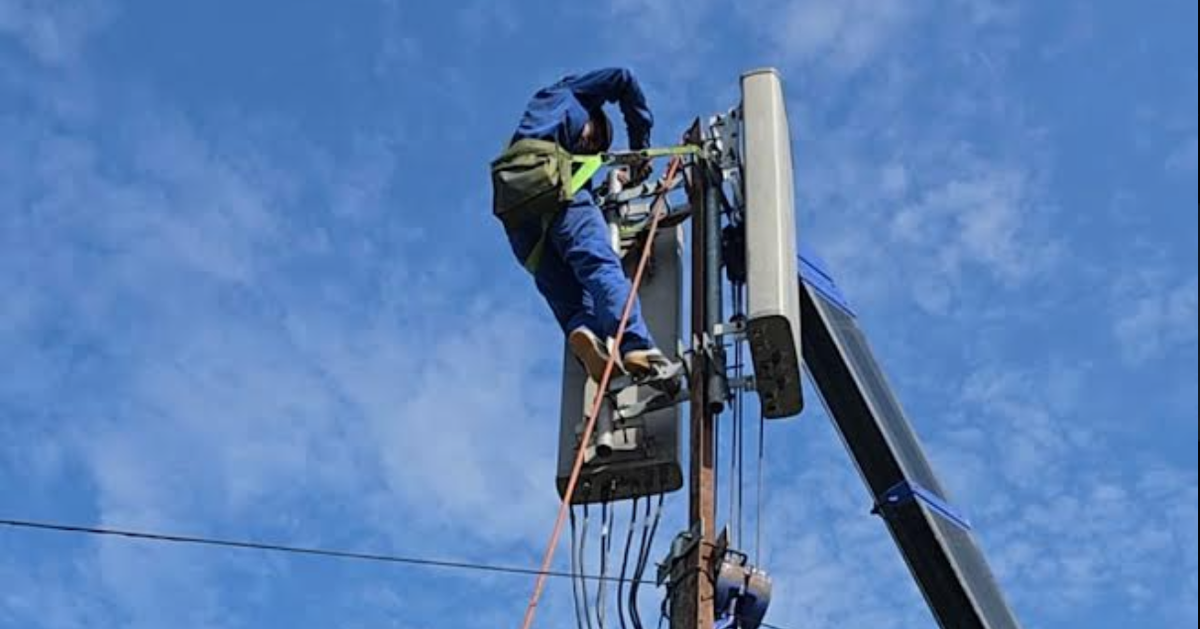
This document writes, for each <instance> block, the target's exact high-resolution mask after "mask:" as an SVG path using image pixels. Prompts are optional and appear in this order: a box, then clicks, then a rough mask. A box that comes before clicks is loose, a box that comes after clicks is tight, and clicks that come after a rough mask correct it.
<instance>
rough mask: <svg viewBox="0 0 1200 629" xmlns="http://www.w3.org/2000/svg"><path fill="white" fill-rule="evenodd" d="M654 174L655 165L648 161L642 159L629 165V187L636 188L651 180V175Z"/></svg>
mask: <svg viewBox="0 0 1200 629" xmlns="http://www.w3.org/2000/svg"><path fill="white" fill-rule="evenodd" d="M652 172H654V164H652V163H650V160H648V159H640V160H638V161H636V162H634V163H632V164H630V165H629V181H627V182H626V184H627V185H630V186H636V185H639V184H641V183H642V182H643V181H645V180H647V179H649V178H650V173H652Z"/></svg>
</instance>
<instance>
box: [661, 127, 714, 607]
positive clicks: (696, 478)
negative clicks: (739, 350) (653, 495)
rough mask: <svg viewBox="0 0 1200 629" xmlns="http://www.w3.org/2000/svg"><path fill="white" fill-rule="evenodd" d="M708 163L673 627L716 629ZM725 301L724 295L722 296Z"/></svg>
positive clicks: (701, 196)
mask: <svg viewBox="0 0 1200 629" xmlns="http://www.w3.org/2000/svg"><path fill="white" fill-rule="evenodd" d="M686 141H687V142H688V143H693V144H700V143H701V137H700V124H699V121H697V122H696V124H695V125H693V127H692V129H691V130H690V131H689V132H688V135H687V138H686ZM705 170H706V165H705V163H704V161H703V159H702V158H700V159H696V160H695V161H693V162H692V167H691V170H690V173H689V177H688V181H687V184H688V185H687V195H688V201H689V202H690V204H691V207H692V238H691V247H692V326H691V328H692V344H693V349H694V352H693V354H692V364H691V370H692V374H691V376H692V377H691V408H690V413H689V416H690V430H689V439H690V464H691V470H690V472H689V475H688V494H689V496H688V497H689V508H688V512H689V517H688V520H689V525H690V530H691V532H692V533H693V535H695V536H696V537H694V538H693V540H692V543H691V545H690V550H689V551H688V553H687V554H686V555H685V556H684V558H683V560H682V561H680V562H678V563H677V564H676V570H675V574H673V575H672V583H673V584H674V588H675V591H674V595H673V596H672V599H671V605H670V607H671V629H712V626H713V622H714V618H713V583H712V580H711V579H710V578H709V574H710V570H711V566H712V553H713V547H714V542H715V541H716V532H715V528H716V502H715V500H716V487H715V485H714V480H715V478H714V468H713V458H714V449H713V438H714V435H715V431H714V417H715V416H714V413H713V408H712V407H711V406H710V404H709V396H710V393H711V389H712V382H711V381H710V377H709V376H710V375H711V374H712V371H713V368H714V365H713V364H712V361H711V360H710V357H709V355H708V354H707V352H706V351H704V350H705V348H706V344H707V343H708V340H707V339H709V332H710V323H711V322H712V321H713V320H714V316H715V317H718V318H719V317H720V314H721V313H720V312H716V313H712V312H709V310H710V309H711V306H712V299H711V296H710V295H708V293H709V292H710V290H711V287H712V286H713V284H715V282H711V280H713V279H719V278H711V277H709V276H710V274H711V273H713V272H717V271H714V269H712V268H711V264H710V258H709V253H710V252H709V250H708V248H709V245H710V238H717V239H718V240H717V241H716V242H717V243H718V244H719V242H720V241H719V238H720V234H719V233H716V234H713V233H710V232H712V229H713V228H712V226H713V224H714V223H715V224H717V225H718V226H719V224H720V223H719V221H712V220H710V219H712V218H714V217H712V216H709V215H708V214H709V212H710V205H709V204H708V203H707V200H708V199H707V197H708V195H709V187H708V186H709V183H708V178H707V173H706V172H705ZM716 303H718V304H719V303H720V302H719V297H718V301H717V302H716Z"/></svg>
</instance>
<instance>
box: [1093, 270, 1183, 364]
mask: <svg viewBox="0 0 1200 629" xmlns="http://www.w3.org/2000/svg"><path fill="white" fill-rule="evenodd" d="M1113 305H1114V308H1113V309H1114V314H1115V317H1116V318H1115V321H1114V323H1113V334H1114V335H1115V337H1116V339H1117V341H1118V343H1119V344H1120V347H1121V352H1122V356H1123V357H1124V358H1125V360H1126V361H1128V362H1129V363H1130V364H1133V365H1138V364H1141V363H1144V362H1146V361H1148V360H1152V359H1155V358H1159V357H1161V356H1164V355H1166V354H1167V353H1169V352H1172V351H1174V350H1176V349H1181V348H1187V347H1192V348H1194V347H1195V345H1196V338H1197V337H1196V276H1195V275H1193V276H1192V277H1191V278H1189V279H1185V280H1182V281H1172V280H1170V279H1168V276H1167V275H1165V271H1155V270H1149V271H1144V272H1136V271H1133V272H1130V274H1129V275H1128V276H1126V277H1123V278H1119V279H1118V282H1117V285H1116V290H1115V291H1114V300H1113Z"/></svg>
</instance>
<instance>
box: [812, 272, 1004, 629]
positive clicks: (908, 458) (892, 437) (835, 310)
mask: <svg viewBox="0 0 1200 629" xmlns="http://www.w3.org/2000/svg"><path fill="white" fill-rule="evenodd" d="M800 294H801V311H802V313H803V315H802V316H804V317H805V326H804V338H803V344H804V360H805V364H806V365H807V366H808V370H809V372H810V373H811V375H812V377H813V380H814V382H815V384H816V386H817V389H818V391H819V392H820V394H821V399H822V400H823V401H824V402H825V404H826V407H827V409H828V411H829V415H830V417H831V419H832V420H833V422H834V424H835V425H836V427H837V429H838V432H839V434H840V435H841V437H842V440H843V442H844V444H845V445H846V448H847V450H849V452H850V455H851V457H852V458H853V459H854V462H855V464H856V465H857V467H858V469H859V472H860V473H861V474H862V477H863V480H864V481H865V482H866V484H867V487H868V489H869V491H870V492H871V496H872V498H873V499H874V500H877V501H878V500H879V497H881V496H883V495H884V494H885V493H886V492H888V490H890V489H891V488H893V487H895V486H896V485H898V484H900V483H902V482H908V483H910V484H911V483H917V484H919V485H921V486H923V487H924V488H925V489H928V490H929V491H931V492H933V493H934V494H936V495H937V496H938V497H940V498H941V499H942V500H945V499H946V493H945V490H944V489H943V488H942V485H941V483H939V482H938V480H937V477H936V476H935V475H934V472H933V468H932V467H931V466H930V464H929V461H928V459H926V457H925V454H924V451H923V449H922V448H921V444H920V441H919V440H918V439H917V436H916V434H915V433H914V432H913V429H912V425H911V424H910V423H909V421H908V418H907V417H906V416H905V414H904V411H903V409H901V407H900V404H899V402H898V401H897V400H896V397H895V395H894V394H893V393H892V389H891V387H890V386H889V385H888V383H887V379H886V378H885V377H884V375H883V372H882V370H881V369H880V367H879V365H878V363H877V362H876V361H875V357H874V354H873V353H872V351H871V348H870V346H869V344H868V343H867V340H866V337H865V336H864V335H863V333H862V331H861V330H860V329H859V327H858V324H857V322H856V321H855V319H854V317H853V316H852V315H851V314H850V313H849V312H847V311H846V310H844V309H843V308H841V307H839V306H838V305H835V304H834V303H832V302H830V301H827V300H826V298H825V297H824V296H823V295H822V294H821V293H820V292H818V291H817V290H814V289H812V288H811V287H809V286H807V285H803V286H801V291H800ZM884 514H885V517H884V521H885V522H886V523H887V526H888V530H889V531H890V532H891V534H892V537H893V539H894V540H895V541H896V545H897V546H898V547H899V548H900V551H901V553H902V554H903V556H904V560H905V562H906V563H907V564H908V567H909V570H910V571H911V572H912V574H913V577H914V578H915V579H916V581H917V584H918V586H919V587H920V589H921V592H922V594H923V595H924V596H925V600H926V601H927V602H928V603H929V607H930V609H931V611H932V612H933V615H934V617H935V618H937V620H938V623H939V625H940V626H941V627H943V628H945V629H1019V627H1020V623H1019V622H1018V621H1017V619H1016V616H1015V615H1013V612H1012V610H1011V609H1010V608H1009V606H1008V603H1007V602H1005V599H1004V595H1003V593H1002V592H1001V591H1000V587H999V585H998V584H997V583H996V580H995V577H994V576H993V574H992V572H991V569H990V568H989V567H988V564H987V560H986V559H985V558H984V556H983V552H982V551H981V550H980V549H979V546H978V545H977V543H976V541H975V539H974V538H973V536H972V535H971V533H970V532H969V531H967V530H964V529H963V528H960V527H959V526H957V525H955V524H954V523H952V522H951V521H950V520H948V519H946V518H944V517H943V516H942V515H941V514H939V513H937V512H936V511H935V510H933V509H931V508H928V507H927V506H926V505H925V503H922V502H920V501H916V500H913V501H909V502H905V503H902V504H900V505H899V506H898V507H895V508H893V509H889V510H886V511H885V512H884Z"/></svg>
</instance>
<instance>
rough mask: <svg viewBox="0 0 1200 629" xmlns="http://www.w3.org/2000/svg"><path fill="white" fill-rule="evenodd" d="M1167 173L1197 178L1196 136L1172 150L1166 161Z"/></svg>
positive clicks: (1185, 140)
mask: <svg viewBox="0 0 1200 629" xmlns="http://www.w3.org/2000/svg"><path fill="white" fill-rule="evenodd" d="M1165 167H1166V169H1167V172H1169V173H1172V174H1176V175H1181V176H1185V177H1187V176H1190V177H1191V178H1192V180H1193V182H1194V181H1195V178H1196V134H1195V133H1194V132H1193V133H1192V134H1191V137H1188V138H1185V139H1183V140H1182V141H1181V142H1180V143H1179V145H1178V146H1176V147H1175V148H1174V149H1172V150H1171V152H1170V154H1168V155H1167V159H1166V161H1165Z"/></svg>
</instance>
